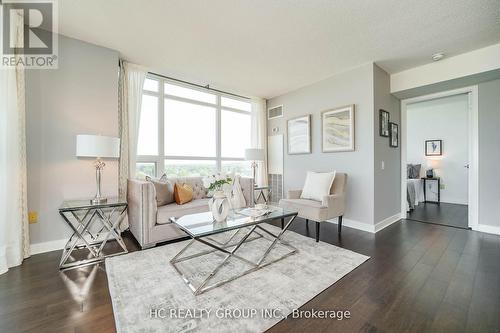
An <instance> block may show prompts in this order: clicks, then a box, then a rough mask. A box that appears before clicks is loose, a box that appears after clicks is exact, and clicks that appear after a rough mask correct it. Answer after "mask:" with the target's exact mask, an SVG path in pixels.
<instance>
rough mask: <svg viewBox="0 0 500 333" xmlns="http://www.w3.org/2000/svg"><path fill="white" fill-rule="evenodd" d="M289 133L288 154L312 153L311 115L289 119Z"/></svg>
mask: <svg viewBox="0 0 500 333" xmlns="http://www.w3.org/2000/svg"><path fill="white" fill-rule="evenodd" d="M287 133H288V135H287V137H288V154H309V153H311V115H306V116H301V117H297V118H293V119H289V120H288V122H287Z"/></svg>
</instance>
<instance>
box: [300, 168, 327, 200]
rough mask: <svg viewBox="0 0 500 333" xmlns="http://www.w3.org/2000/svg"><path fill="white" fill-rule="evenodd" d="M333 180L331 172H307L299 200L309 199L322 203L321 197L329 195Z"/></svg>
mask: <svg viewBox="0 0 500 333" xmlns="http://www.w3.org/2000/svg"><path fill="white" fill-rule="evenodd" d="M334 179H335V171H333V172H312V171H308V172H307V176H306V182H305V183H304V188H303V189H302V194H301V195H300V198H301V199H311V200H316V201H322V200H323V197H324V196H326V195H329V194H330V189H331V187H332V184H333V180H334Z"/></svg>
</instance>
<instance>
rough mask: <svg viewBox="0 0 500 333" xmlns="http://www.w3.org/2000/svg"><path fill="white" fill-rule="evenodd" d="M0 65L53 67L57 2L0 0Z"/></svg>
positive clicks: (55, 58) (55, 66) (55, 53)
mask: <svg viewBox="0 0 500 333" xmlns="http://www.w3.org/2000/svg"><path fill="white" fill-rule="evenodd" d="M0 4H1V5H0V8H1V11H2V13H1V17H2V25H1V28H2V33H1V37H2V58H1V64H0V67H15V66H19V65H23V66H24V68H37V69H40V68H46V69H53V68H57V11H56V9H57V8H56V5H57V3H56V2H55V1H53V0H31V1H23V0H3V1H2V0H0Z"/></svg>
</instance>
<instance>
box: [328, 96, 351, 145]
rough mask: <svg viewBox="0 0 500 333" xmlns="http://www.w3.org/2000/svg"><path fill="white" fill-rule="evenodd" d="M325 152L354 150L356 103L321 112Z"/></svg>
mask: <svg viewBox="0 0 500 333" xmlns="http://www.w3.org/2000/svg"><path fill="white" fill-rule="evenodd" d="M321 147H322V150H323V152H324V153H330V152H340V151H353V150H354V104H352V105H347V106H343V107H340V108H336V109H333V110H327V111H323V112H322V113H321Z"/></svg>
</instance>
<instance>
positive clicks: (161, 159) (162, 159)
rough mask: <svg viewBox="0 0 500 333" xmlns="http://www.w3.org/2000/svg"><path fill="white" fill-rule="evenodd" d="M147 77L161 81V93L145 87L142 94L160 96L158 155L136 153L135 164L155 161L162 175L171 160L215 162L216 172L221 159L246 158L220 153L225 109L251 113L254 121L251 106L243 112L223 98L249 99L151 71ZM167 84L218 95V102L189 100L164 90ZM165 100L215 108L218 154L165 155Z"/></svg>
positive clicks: (219, 166)
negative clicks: (227, 104) (226, 103)
mask: <svg viewBox="0 0 500 333" xmlns="http://www.w3.org/2000/svg"><path fill="white" fill-rule="evenodd" d="M146 78H147V79H151V80H156V81H158V83H159V89H158V92H154V91H149V90H144V89H143V90H142V94H143V95H150V96H156V97H158V155H137V159H136V163H154V164H155V170H156V177H160V176H161V175H163V173H164V172H165V163H166V161H168V160H186V161H190V160H204V161H215V165H216V170H217V171H221V170H222V161H245V158H244V157H241V158H238V157H223V156H221V153H222V142H221V136H222V110H224V111H230V112H236V113H240V114H244V115H248V116H249V117H250V124H252V122H251V117H252V111H251V108H250V111H243V110H240V109H235V108H231V107H226V106H222V104H221V99H222V97H227V98H231V99H235V100H238V101H242V102H246V103H250V100H249V99H247V98H242V97H237V96H233V95H230V94H225V93H222V92H218V91H212V90H208V91H207V89H206V88H201V87H196V86H193V85H190V84H187V83H182V82H177V81H175V80H170V79H167V78H163V77H161V76H158V75H154V74H151V73H148V74H147V75H146ZM165 83H169V84H173V85H177V86H180V87H183V88H189V89H193V90H197V91H200V92H204V93H210V94H213V95H215V97H216V99H215V100H216V102H215V104H212V103H207V102H202V101H197V100H193V99H189V98H185V97H179V96H174V95H170V94H166V93H165ZM165 99H171V100H175V101H179V102H185V103H191V104H196V105H201V106H208V107H212V108H215V118H216V119H215V129H214V130H215V156H210V157H206V156H177V155H166V154H165V128H164V123H165V107H164V106H165ZM250 126H251V125H250ZM250 131H251V129H250ZM250 133H251V132H250ZM248 148H250V147H248Z"/></svg>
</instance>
